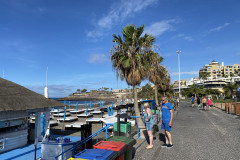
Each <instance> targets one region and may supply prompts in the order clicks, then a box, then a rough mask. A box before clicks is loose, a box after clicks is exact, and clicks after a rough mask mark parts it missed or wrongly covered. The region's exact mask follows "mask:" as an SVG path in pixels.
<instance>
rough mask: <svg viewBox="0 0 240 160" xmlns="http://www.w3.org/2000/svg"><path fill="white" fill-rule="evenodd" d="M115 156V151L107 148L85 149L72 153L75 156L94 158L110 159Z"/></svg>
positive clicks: (99, 159) (98, 159)
mask: <svg viewBox="0 0 240 160" xmlns="http://www.w3.org/2000/svg"><path fill="white" fill-rule="evenodd" d="M117 156H118V155H117V152H114V151H111V150H107V149H85V150H83V151H82V152H80V153H78V154H76V155H74V157H75V158H82V159H96V160H111V159H116V158H117Z"/></svg>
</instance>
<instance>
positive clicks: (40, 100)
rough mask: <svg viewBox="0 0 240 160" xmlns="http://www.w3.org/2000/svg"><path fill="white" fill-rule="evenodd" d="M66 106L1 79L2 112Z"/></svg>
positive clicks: (0, 104) (0, 100)
mask: <svg viewBox="0 0 240 160" xmlns="http://www.w3.org/2000/svg"><path fill="white" fill-rule="evenodd" d="M50 106H51V107H57V106H64V104H63V103H60V102H58V101H55V100H52V99H47V98H45V97H44V96H42V95H40V94H38V93H36V92H33V91H31V90H29V89H27V88H25V87H23V86H20V85H18V84H16V83H13V82H10V81H8V80H6V79H2V78H0V111H16V110H29V109H40V108H45V107H50Z"/></svg>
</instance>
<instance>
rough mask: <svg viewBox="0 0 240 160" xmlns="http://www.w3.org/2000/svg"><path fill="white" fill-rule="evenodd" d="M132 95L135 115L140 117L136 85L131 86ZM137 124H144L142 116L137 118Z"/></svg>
mask: <svg viewBox="0 0 240 160" xmlns="http://www.w3.org/2000/svg"><path fill="white" fill-rule="evenodd" d="M133 97H134V109H135V115H136V116H139V117H140V111H139V107H138V101H137V86H136V85H134V86H133ZM138 120H139V126H144V124H143V121H142V118H141V117H140V118H139V119H138Z"/></svg>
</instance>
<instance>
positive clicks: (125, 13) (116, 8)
mask: <svg viewBox="0 0 240 160" xmlns="http://www.w3.org/2000/svg"><path fill="white" fill-rule="evenodd" d="M157 1H158V0H121V1H120V3H119V2H118V3H117V2H115V3H113V4H112V6H111V9H110V11H109V12H108V13H107V14H106V15H105V16H103V17H101V18H100V19H99V20H98V21H97V24H96V25H97V26H96V29H95V30H93V31H87V37H89V38H98V37H101V36H102V35H104V32H106V29H111V28H112V27H113V26H114V25H115V24H117V23H119V22H122V21H124V20H125V19H126V18H127V17H129V16H132V15H134V13H137V12H140V11H141V10H143V9H145V8H147V7H148V6H150V5H152V4H155V3H156V2H157ZM94 33H97V34H94Z"/></svg>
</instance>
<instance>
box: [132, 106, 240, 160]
mask: <svg viewBox="0 0 240 160" xmlns="http://www.w3.org/2000/svg"><path fill="white" fill-rule="evenodd" d="M171 133H172V137H173V148H171V149H167V148H161V145H162V144H163V139H164V138H163V137H164V136H163V131H162V130H160V132H158V133H156V134H155V137H156V139H155V140H154V149H152V150H146V149H145V147H146V146H147V143H146V142H145V143H144V144H143V145H142V146H141V147H140V148H139V149H138V150H137V151H136V154H135V157H134V160H141V159H142V160H145V159H147V160H158V159H162V160H229V159H231V160H239V159H240V118H239V117H238V116H235V115H229V114H227V113H225V112H223V111H221V110H219V109H217V108H213V109H212V110H211V111H204V110H199V109H197V108H196V107H195V108H192V107H191V105H190V103H186V102H183V103H182V104H181V108H180V109H179V110H178V111H177V113H175V117H174V122H173V129H172V132H171Z"/></svg>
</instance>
